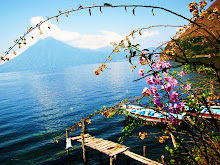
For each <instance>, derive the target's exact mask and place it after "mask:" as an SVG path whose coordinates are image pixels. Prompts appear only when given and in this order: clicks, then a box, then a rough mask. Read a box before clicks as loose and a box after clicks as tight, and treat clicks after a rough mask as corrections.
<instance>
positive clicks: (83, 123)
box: [81, 119, 87, 164]
mask: <svg viewBox="0 0 220 165" xmlns="http://www.w3.org/2000/svg"><path fill="white" fill-rule="evenodd" d="M84 133H85V120H84V119H83V120H82V134H81V138H82V149H83V161H84V164H87V163H86V149H85V142H84Z"/></svg>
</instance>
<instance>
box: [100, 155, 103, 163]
mask: <svg viewBox="0 0 220 165" xmlns="http://www.w3.org/2000/svg"><path fill="white" fill-rule="evenodd" d="M99 157H100V161H101V164H103V160H102V153H101V152H99Z"/></svg>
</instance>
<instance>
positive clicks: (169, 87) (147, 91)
mask: <svg viewBox="0 0 220 165" xmlns="http://www.w3.org/2000/svg"><path fill="white" fill-rule="evenodd" d="M141 59H143V57H141ZM141 62H143V61H141V60H140V63H141ZM148 64H149V65H151V64H152V65H151V67H152V69H153V70H155V72H154V76H147V77H146V83H147V84H149V85H150V88H147V87H145V88H144V89H143V91H142V94H143V96H153V102H154V104H155V105H156V106H157V107H159V108H163V107H164V104H163V103H162V102H161V99H160V98H161V96H159V93H158V91H159V87H158V86H159V85H160V86H161V89H162V90H164V91H166V92H167V94H168V96H169V100H170V102H171V103H172V105H170V106H169V107H168V111H169V112H170V113H172V114H179V113H182V112H183V111H184V110H185V106H184V103H183V102H180V101H179V96H180V94H179V93H178V92H177V90H175V89H174V88H175V87H178V86H179V84H178V80H177V79H176V78H174V77H173V76H170V75H169V73H168V72H163V73H162V76H161V75H160V74H159V72H158V70H160V69H164V68H165V69H166V70H169V69H170V68H171V64H170V63H169V62H166V61H164V60H160V59H157V60H156V61H155V63H154V62H153V61H150V62H149V63H148ZM138 74H139V76H141V77H143V76H144V70H143V69H140V70H139V73H138ZM183 75H185V73H184V72H183V71H181V72H179V73H178V76H180V77H182V76H183ZM162 78H163V80H164V81H163V82H162ZM182 88H185V89H186V90H190V89H191V86H190V84H188V85H187V86H186V87H185V86H184V85H182ZM174 105H175V106H174ZM169 119H170V121H171V123H172V124H177V125H180V124H181V121H180V120H179V119H177V118H175V117H174V116H172V115H170V116H169Z"/></svg>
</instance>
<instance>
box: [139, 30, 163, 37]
mask: <svg viewBox="0 0 220 165" xmlns="http://www.w3.org/2000/svg"><path fill="white" fill-rule="evenodd" d="M159 34H160V33H159V31H151V32H147V31H145V32H143V33H142V35H139V36H138V38H146V37H152V36H155V35H159Z"/></svg>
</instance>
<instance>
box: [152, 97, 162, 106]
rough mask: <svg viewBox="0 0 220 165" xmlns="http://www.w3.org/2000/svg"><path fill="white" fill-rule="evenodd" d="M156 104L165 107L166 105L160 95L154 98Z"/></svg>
mask: <svg viewBox="0 0 220 165" xmlns="http://www.w3.org/2000/svg"><path fill="white" fill-rule="evenodd" d="M154 104H156V105H157V106H158V107H160V108H163V107H164V105H163V104H162V103H161V101H160V98H159V97H155V98H154Z"/></svg>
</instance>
